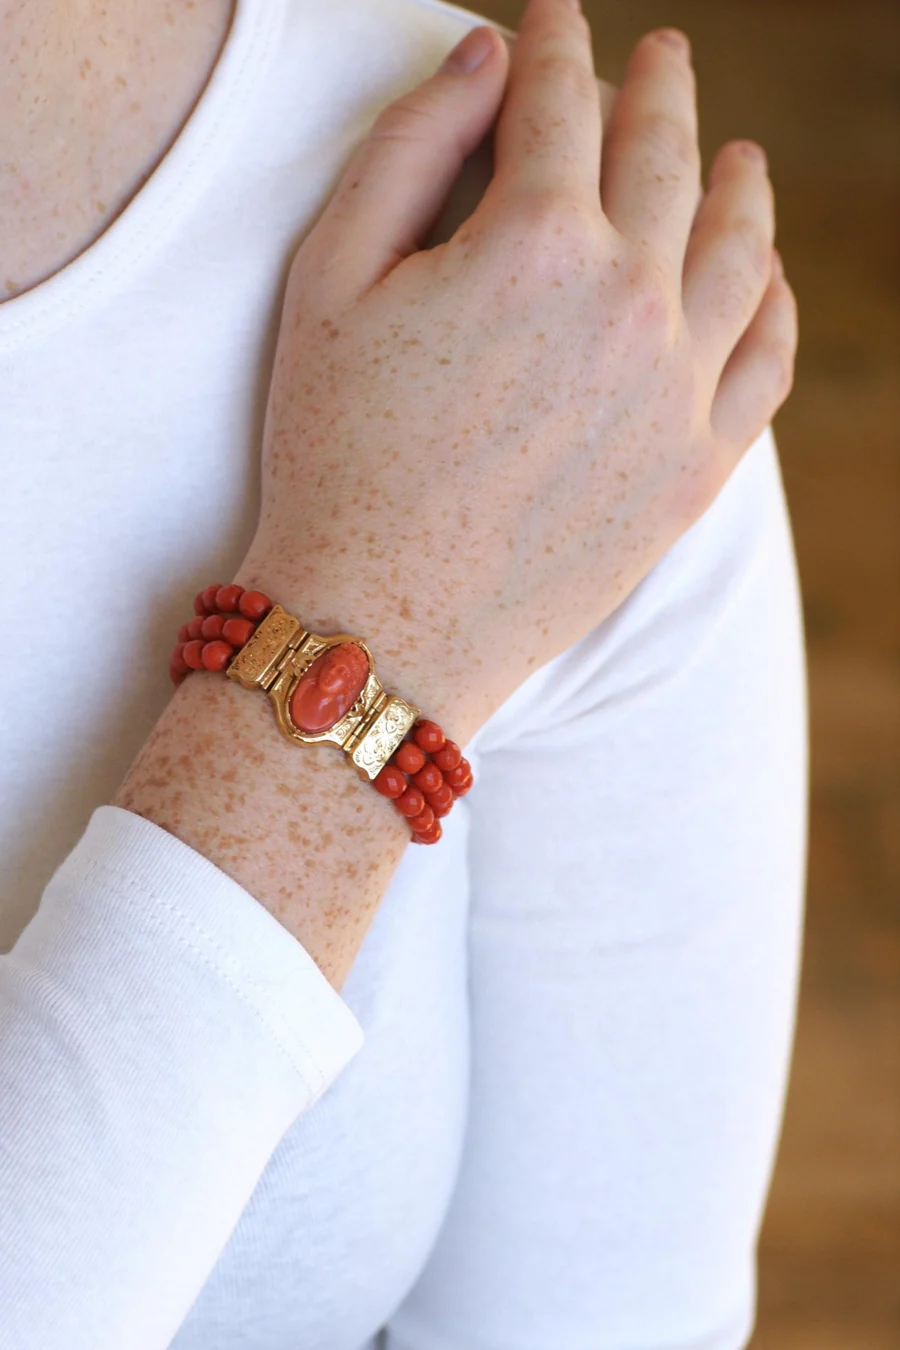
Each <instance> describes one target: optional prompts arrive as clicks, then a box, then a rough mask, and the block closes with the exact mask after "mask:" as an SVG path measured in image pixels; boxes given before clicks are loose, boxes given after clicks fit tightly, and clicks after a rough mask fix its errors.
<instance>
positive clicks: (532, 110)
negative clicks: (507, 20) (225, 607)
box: [240, 0, 797, 743]
mask: <svg viewBox="0 0 900 1350" xmlns="http://www.w3.org/2000/svg"><path fill="white" fill-rule="evenodd" d="M477 31H478V32H479V33H481V34H486V35H487V40H488V43H489V54H488V56H487V59H486V60H485V61H484V63H483V64H482V65H481V66H480V67H479V68H478V69H477V70H476V71H474V72H473V73H468V74H466V73H460V72H449V71H443V72H439V73H438V74H437V75H435V76H434V78H433V79H431V80H429V81H428V82H427V83H426V84H424V85H422V86H421V87H420V88H418V89H416V90H414V91H413V92H412V93H410V94H408V95H406V96H405V97H403V98H402V99H400V100H399V101H398V102H397V103H394V104H392V105H391V106H389V107H388V108H386V109H385V110H384V111H383V112H382V114H381V115H380V117H379V118H378V120H377V122H376V123H375V126H374V127H373V129H372V132H371V134H370V135H369V137H368V138H367V140H366V141H365V142H364V143H363V144H362V145H361V146H360V147H359V149H358V150H357V152H356V153H355V154H354V156H353V157H352V159H351V161H350V163H349V165H348V167H347V169H346V172H345V173H344V175H343V177H342V179H341V181H340V183H339V185H338V187H337V189H336V191H335V193H334V195H333V197H332V198H331V200H330V201H329V202H328V204H327V206H326V208H325V210H324V211H323V213H322V215H321V216H320V218H319V219H318V221H317V223H316V224H315V226H314V227H313V229H312V230H311V232H310V233H309V234H308V235H307V237H306V239H305V240H304V242H303V244H302V245H301V247H300V249H299V251H298V252H297V255H296V257H295V259H294V262H293V266H292V268H291V273H290V278H289V283H288V288H287V294H286V298H285V304H284V311H283V316H282V325H281V332H280V336H279V341H278V348H277V352H276V360H275V369H274V374H273V380H272V386H271V391H270V397H269V405H268V412H267V419H266V428H265V438H264V447H263V458H262V473H263V483H262V488H263V492H262V507H261V513H260V521H259V527H258V530H257V534H256V537H255V539H254V541H253V544H252V546H251V549H250V552H249V554H248V556H247V559H246V561H245V563H244V565H243V566H242V568H241V569H240V580H241V582H242V584H245V585H259V586H261V587H262V588H263V589H266V590H268V591H269V592H270V593H272V594H274V596H275V598H277V599H281V601H282V603H284V604H285V605H286V606H287V607H288V608H291V607H294V611H295V612H296V613H298V614H299V615H300V617H302V618H303V620H304V622H306V623H307V624H308V625H309V626H310V627H312V628H314V629H315V630H317V631H323V632H329V631H331V632H333V631H340V630H343V631H349V632H351V633H357V634H358V635H359V636H361V637H362V638H363V639H364V640H366V641H367V642H368V644H369V645H370V646H371V647H372V649H373V654H374V656H375V659H376V662H377V666H378V670H379V674H380V675H381V677H382V679H383V680H384V682H385V684H386V685H387V687H388V688H390V689H393V690H395V691H396V692H398V693H402V694H404V695H405V696H406V697H408V698H410V699H412V700H414V701H417V702H419V703H420V705H421V706H422V709H423V714H424V715H425V716H433V717H437V718H438V720H441V717H442V716H446V717H447V719H448V726H452V727H453V731H454V734H455V735H456V739H457V740H460V741H462V742H463V743H464V742H465V740H466V739H468V735H470V734H472V733H473V732H474V731H475V730H476V729H477V728H478V726H480V725H481V723H482V722H484V721H486V720H487V718H488V717H489V716H490V715H491V714H492V713H493V712H494V711H495V710H496V709H497V708H498V707H499V706H500V704H501V703H503V702H504V701H505V699H506V698H508V697H509V695H510V694H511V693H512V692H513V690H514V689H516V688H517V687H518V686H519V685H520V684H521V683H522V682H523V681H524V680H525V679H526V678H527V676H528V675H529V674H530V673H531V672H532V671H533V670H535V669H536V668H537V667H538V666H540V665H543V664H544V663H545V662H547V661H549V660H550V659H551V658H552V657H553V656H555V655H557V654H558V653H560V652H562V651H564V650H565V649H566V648H567V647H569V646H571V645H572V643H574V642H575V641H577V640H578V639H579V638H581V637H583V636H584V635H585V634H586V633H587V632H589V631H590V630H591V629H592V628H593V627H595V626H596V624H598V623H599V622H600V621H601V620H602V619H604V618H605V617H606V616H607V615H608V614H610V613H611V611H612V610H614V609H615V608H616V606H617V605H618V604H619V603H620V602H621V600H622V599H623V598H624V597H625V596H626V595H627V594H628V593H629V592H630V591H631V590H632V589H633V588H634V586H635V585H636V584H637V583H638V582H639V581H640V580H641V579H642V578H643V577H644V576H645V575H646V574H647V572H648V571H649V570H650V569H651V568H652V567H653V565H654V563H656V562H657V560H658V559H659V558H660V557H661V556H662V555H663V553H665V551H666V550H667V549H668V548H669V547H670V546H671V544H672V543H673V542H674V541H675V540H676V539H677V538H678V537H679V536H680V535H681V534H683V533H684V531H685V530H686V529H687V528H688V527H689V526H690V525H691V524H693V522H694V521H696V520H697V519H698V517H699V516H700V515H701V514H702V512H703V511H704V510H705V509H706V507H707V506H708V505H709V504H710V502H711V501H712V500H713V499H714V497H715V496H716V494H717V493H718V492H719V490H720V488H721V487H722V485H723V484H724V482H725V481H726V479H727V478H728V476H729V474H730V473H731V472H732V470H733V469H734V467H735V465H736V464H737V463H738V461H739V460H740V458H741V456H742V455H743V453H744V452H745V450H746V449H747V448H748V446H749V445H750V444H751V443H752V442H753V441H754V439H755V438H756V437H757V436H758V435H759V434H760V432H761V431H762V430H763V429H764V428H765V426H766V425H767V424H768V423H769V421H770V420H771V418H772V415H773V413H774V412H775V410H776V409H777V408H778V407H779V406H780V404H781V403H782V402H783V400H784V399H785V397H786V396H787V393H788V391H789V389H790V387H791V381H792V370H793V360H794V353H795V349H796V342H797V326H796V307H795V302H794V298H793V295H792V293H791V290H790V288H789V287H788V285H787V283H786V281H785V280H784V277H783V275H782V273H781V270H780V267H779V266H778V263H777V255H775V254H774V252H773V247H772V240H773V234H774V208H773V194H772V188H771V184H770V182H769V180H768V178H767V175H766V167H765V160H764V157H763V156H762V154H761V152H759V151H758V150H756V149H755V148H754V147H750V153H748V147H747V145H746V143H740V142H738V143H732V144H729V145H726V146H724V147H723V148H722V149H721V150H720V152H719V154H718V155H717V157H716V159H715V162H714V164H713V166H712V171H711V174H710V179H709V190H708V192H707V193H706V195H705V196H704V197H703V198H702V200H701V202H700V205H699V207H698V205H697V202H698V197H699V196H700V192H701V182H700V155H699V150H698V144H697V127H696V111H695V92H694V78H693V74H692V71H691V66H690V60H689V53H688V50H687V47H686V44H685V43H684V42H683V40H679V35H677V34H671V33H668V34H667V33H666V32H665V31H664V32H663V33H655V34H650V35H648V36H647V37H645V38H643V39H642V40H641V41H640V42H639V43H638V45H637V47H636V48H635V50H634V52H633V54H632V56H631V59H630V62H629V65H628V68H627V71H626V74H625V78H624V81H623V85H622V88H621V91H620V92H619V94H618V97H617V99H616V101H615V105H614V107H613V111H612V117H611V121H610V125H609V127H608V128H607V129H606V134H605V137H604V136H602V130H601V118H600V105H599V98H598V91H597V85H596V81H595V78H594V73H593V64H592V55H591V38H590V30H589V27H588V24H587V22H586V20H585V19H584V17H583V16H582V15H581V14H580V13H579V12H578V11H577V10H575V9H573V8H571V7H570V6H569V4H568V3H567V0H530V4H529V6H528V8H527V10H526V12H525V15H524V18H523V21H522V24H521V28H520V31H519V34H518V37H517V40H516V43H515V47H514V50H513V53H512V56H511V57H509V56H508V54H507V49H506V46H505V44H504V43H503V41H502V40H501V38H500V37H499V36H498V35H497V34H496V33H494V32H493V31H492V30H490V29H479V30H477ZM468 41H469V42H471V41H473V38H472V35H470V37H469V39H468ZM507 76H508V79H507ZM504 94H505V97H504ZM501 99H502V109H501V111H500V116H499V121H498V122H497V125H496V130H495V138H494V177H493V179H492V181H491V183H490V185H489V187H488V189H487V191H486V193H485V195H484V197H483V199H482V200H481V202H480V203H479V205H478V206H477V208H476V209H475V211H474V212H473V214H472V215H471V216H470V217H469V219H468V220H467V221H465V222H464V224H463V225H462V226H460V228H459V229H458V230H457V231H456V233H455V234H454V235H453V236H452V237H451V238H450V239H449V240H448V241H447V242H445V243H441V244H439V245H437V246H436V247H434V248H431V249H427V250H424V251H423V250H422V248H421V245H422V242H423V241H424V240H425V239H426V238H427V235H428V231H429V229H430V227H431V226H432V225H433V224H434V221H435V218H436V217H437V215H438V214H439V212H440V209H441V206H442V204H443V202H444V200H445V199H446V197H447V194H448V192H449V189H450V187H451V185H452V183H453V181H454V179H455V178H456V177H457V175H458V173H459V170H460V168H461V166H462V163H463V160H464V158H465V157H466V156H467V155H468V154H470V153H471V152H472V151H473V150H474V149H475V147H476V146H477V145H478V144H479V142H480V141H481V140H482V139H483V137H484V135H485V133H486V132H487V131H488V129H489V127H490V125H491V123H492V121H493V120H494V118H495V116H496V113H497V108H498V106H499V105H500V103H501ZM601 140H602V145H603V154H602V164H601ZM461 718H462V720H463V722H464V723H465V725H464V726H461V725H460V719H461Z"/></svg>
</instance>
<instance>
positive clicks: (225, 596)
mask: <svg viewBox="0 0 900 1350" xmlns="http://www.w3.org/2000/svg"><path fill="white" fill-rule="evenodd" d="M243 594H244V588H243V586H235V585H234V584H232V585H231V586H220V587H219V589H218V590H217V591H216V609H218V610H220V611H221V612H222V613H223V614H237V612H238V602H239V601H240V598H241V596H242V595H243Z"/></svg>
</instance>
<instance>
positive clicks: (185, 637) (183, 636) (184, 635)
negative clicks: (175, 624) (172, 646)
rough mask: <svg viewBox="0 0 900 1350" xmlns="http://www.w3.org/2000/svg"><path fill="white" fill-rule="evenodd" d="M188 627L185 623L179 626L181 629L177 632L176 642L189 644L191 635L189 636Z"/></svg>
mask: <svg viewBox="0 0 900 1350" xmlns="http://www.w3.org/2000/svg"><path fill="white" fill-rule="evenodd" d="M189 627H190V625H189V624H186V623H183V624H182V625H181V627H180V628H179V630H178V641H179V642H190V640H191V635H190V632H189V631H188V629H189Z"/></svg>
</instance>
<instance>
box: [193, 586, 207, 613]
mask: <svg viewBox="0 0 900 1350" xmlns="http://www.w3.org/2000/svg"><path fill="white" fill-rule="evenodd" d="M194 613H195V614H199V615H200V617H201V618H202V617H203V615H204V614H205V613H206V606H205V605H204V603H203V592H202V591H199V592H198V594H197V595H195V596H194Z"/></svg>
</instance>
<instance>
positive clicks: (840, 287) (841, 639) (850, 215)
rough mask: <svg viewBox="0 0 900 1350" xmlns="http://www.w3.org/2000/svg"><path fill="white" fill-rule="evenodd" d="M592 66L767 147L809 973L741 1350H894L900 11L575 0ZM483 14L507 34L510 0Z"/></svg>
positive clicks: (898, 1217)
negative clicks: (797, 652) (786, 312)
mask: <svg viewBox="0 0 900 1350" xmlns="http://www.w3.org/2000/svg"><path fill="white" fill-rule="evenodd" d="M583 4H584V6H585V12H586V13H587V14H588V17H589V18H590V21H591V26H592V29H593V33H594V50H595V57H596V69H597V74H598V75H600V76H602V77H603V78H604V79H607V80H610V81H611V82H613V83H616V84H618V83H619V81H620V80H621V76H622V72H623V70H624V66H625V61H626V59H627V56H628V53H629V52H630V50H631V48H632V47H633V45H634V43H635V42H636V41H637V39H638V38H639V37H640V36H641V34H642V33H645V32H647V31H648V30H649V29H651V28H656V27H658V26H661V25H664V24H665V25H673V26H676V27H679V28H682V29H683V30H684V31H685V32H686V33H687V34H688V36H689V37H690V39H691V42H692V44H693V49H694V64H695V68H696V70H697V77H698V94H699V107H700V126H701V145H702V150H703V159H704V164H705V165H708V164H709V162H710V160H711V158H712V155H713V153H714V152H715V150H716V149H717V148H718V146H720V145H721V144H722V142H723V141H725V140H729V139H731V138H732V137H736V136H749V137H751V138H753V139H755V140H758V141H759V142H760V144H762V145H763V146H764V147H765V148H766V151H767V153H768V155H769V161H770V168H771V174H772V180H773V183H774V185H775V192H776V203H777V215H778V233H777V242H778V246H779V249H780V251H781V253H782V256H783V258H784V260H785V267H786V271H787V275H788V278H789V279H790V281H791V284H792V286H793V288H794V291H795V293H796V295H797V297H798V301H799V307H800V334H801V337H800V349H799V354H798V361H797V371H796V382H795V386H794V391H793V393H792V394H791V397H790V399H789V401H788V402H787V404H786V405H785V407H784V408H783V410H782V411H781V412H780V413H779V415H778V417H777V419H776V423H775V432H776V438H777V440H778V444H779V450H780V454H781V462H782V468H783V473H784V478H785V486H786V489H787V494H788V499H789V503H790V508H791V515H792V520H793V524H794V533H795V540H796V546H797V554H798V558H799V564H800V573H801V581H802V586H803V591H804V606H805V615H806V632H807V647H808V659H809V681H810V701H811V730H812V810H811V825H810V857H809V888H808V902H807V926H806V947H805V961H804V973H803V981H802V989H801V998H800V1008H799V1017H798V1026H797V1041H796V1050H795V1055H794V1064H793V1073H792V1078H791V1087H790V1093H789V1098H788V1106H787V1114H786V1119H785V1128H784V1134H783V1138H782V1143H781V1148H780V1152H779V1158H778V1164H777V1168H776V1173H775V1179H774V1184H773V1188H772V1193H771V1198H770V1202H769V1206H768V1210H767V1213H766V1218H765V1223H764V1226H763V1232H762V1237H761V1243H760V1268H759V1269H760V1291H759V1318H758V1324H757V1330H756V1333H755V1335H754V1338H753V1341H752V1343H751V1350H900V904H898V897H900V454H898V440H900V387H898V386H900V380H898V375H900V307H898V303H897V281H898V273H900V266H898V264H900V114H898V92H897V91H898V75H900V6H898V5H897V4H895V3H893V2H892V0H852V3H850V2H848V0H603V2H602V3H601V0H583ZM472 7H473V8H477V9H478V11H479V12H480V13H483V14H487V15H488V16H489V17H490V18H492V19H495V20H497V21H498V22H500V23H504V24H506V25H507V26H508V27H510V28H513V29H515V28H516V27H517V26H518V20H519V16H520V14H521V12H522V9H523V8H524V5H523V3H521V0H486V3H484V4H481V5H478V6H475V5H473V6H472Z"/></svg>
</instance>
